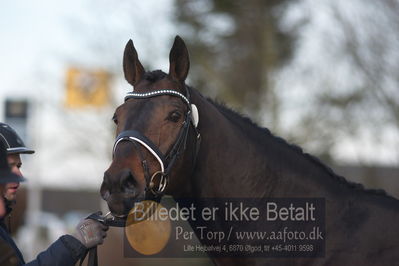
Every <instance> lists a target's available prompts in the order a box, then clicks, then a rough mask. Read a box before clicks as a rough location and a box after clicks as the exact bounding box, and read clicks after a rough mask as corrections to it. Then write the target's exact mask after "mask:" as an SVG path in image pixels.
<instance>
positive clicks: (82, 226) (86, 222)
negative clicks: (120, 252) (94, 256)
mask: <svg viewBox="0 0 399 266" xmlns="http://www.w3.org/2000/svg"><path fill="white" fill-rule="evenodd" d="M107 230H108V226H106V225H104V224H102V223H100V222H98V221H95V220H92V219H83V220H82V221H80V222H79V224H78V225H77V226H76V229H75V232H74V233H73V234H72V236H74V237H75V238H76V239H78V240H79V241H80V242H82V244H83V245H84V246H86V248H92V247H95V246H97V245H101V244H102V243H103V242H104V238H105V237H106V236H107Z"/></svg>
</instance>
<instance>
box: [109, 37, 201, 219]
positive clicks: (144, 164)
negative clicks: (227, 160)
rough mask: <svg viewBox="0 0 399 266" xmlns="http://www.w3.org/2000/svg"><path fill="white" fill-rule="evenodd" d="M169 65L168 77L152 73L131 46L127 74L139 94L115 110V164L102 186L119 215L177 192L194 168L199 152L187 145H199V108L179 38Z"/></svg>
mask: <svg viewBox="0 0 399 266" xmlns="http://www.w3.org/2000/svg"><path fill="white" fill-rule="evenodd" d="M169 61H170V62H169V63H170V66H169V73H168V74H166V73H164V72H162V71H160V70H156V71H151V72H146V71H145V70H144V67H143V66H142V64H141V63H140V61H139V58H138V55H137V51H136V49H135V47H134V45H133V42H132V41H131V40H129V42H128V43H127V45H126V47H125V51H124V56H123V70H124V75H125V78H126V80H127V81H128V82H129V83H130V84H131V85H132V86H133V87H134V90H133V91H132V92H129V93H128V94H127V95H126V97H125V102H124V103H123V104H121V105H120V106H119V107H117V108H116V110H115V113H114V116H113V120H114V122H115V124H116V135H117V137H116V141H115V144H114V148H113V160H112V163H111V165H110V166H109V168H108V169H107V170H106V171H105V173H104V180H103V183H102V185H101V196H102V198H103V199H104V200H106V201H107V203H108V206H109V209H110V211H111V212H112V213H113V214H114V215H116V216H126V215H127V214H128V212H129V210H130V209H131V208H132V207H133V206H134V203H135V202H137V201H142V200H155V201H159V200H160V198H161V197H162V195H163V194H164V193H167V194H174V193H175V192H176V191H177V190H178V187H182V186H184V184H185V183H186V182H187V180H185V179H186V178H184V177H187V175H189V174H190V172H189V171H190V169H191V170H192V167H193V156H194V157H195V153H196V151H193V149H188V148H187V149H186V147H190V148H191V147H195V146H197V145H196V143H194V142H197V138H198V137H199V134H198V132H197V129H196V126H197V124H198V110H197V108H196V106H195V105H193V104H192V103H191V102H190V92H189V88H188V87H187V86H186V85H185V80H186V77H187V75H188V71H189V65H190V63H189V57H188V51H187V48H186V46H185V44H184V42H183V40H182V39H181V38H180V37H178V36H177V37H176V38H175V41H174V44H173V47H172V49H171V51H170V55H169ZM191 144H194V145H191ZM194 149H195V148H194Z"/></svg>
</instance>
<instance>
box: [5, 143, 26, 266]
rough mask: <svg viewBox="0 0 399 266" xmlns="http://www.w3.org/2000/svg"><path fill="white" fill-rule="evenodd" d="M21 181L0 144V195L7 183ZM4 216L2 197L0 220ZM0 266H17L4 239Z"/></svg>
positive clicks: (13, 252)
mask: <svg viewBox="0 0 399 266" xmlns="http://www.w3.org/2000/svg"><path fill="white" fill-rule="evenodd" d="M22 181H23V179H22V178H21V177H20V176H18V175H16V174H14V173H12V172H11V170H10V168H9V166H8V162H7V151H6V147H5V146H4V144H3V143H2V142H0V195H3V193H4V189H5V186H6V184H7V183H13V182H22ZM5 215H6V206H5V202H4V199H3V197H0V219H1V218H3V217H4V216H5ZM0 251H1V252H0V265H2V266H15V265H19V259H18V257H17V256H16V254H15V251H14V249H13V247H12V246H11V245H10V244H9V243H8V242H7V241H5V240H4V239H2V238H0Z"/></svg>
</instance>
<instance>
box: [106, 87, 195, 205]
mask: <svg viewBox="0 0 399 266" xmlns="http://www.w3.org/2000/svg"><path fill="white" fill-rule="evenodd" d="M186 94H187V97H186V96H184V95H183V94H181V93H180V92H177V91H174V90H157V91H152V92H148V93H136V92H134V91H133V92H128V93H127V95H126V96H125V102H126V101H127V100H129V99H146V98H151V97H157V96H162V95H170V96H175V97H179V98H180V99H182V101H183V102H184V103H185V104H187V107H188V108H187V113H186V117H185V119H184V122H183V125H182V127H181V128H180V131H179V134H178V135H177V138H176V141H175V143H174V144H173V146H172V147H171V149H170V150H169V152H168V153H167V154H163V153H162V152H161V151H160V150H159V148H158V147H157V145H155V144H154V143H153V142H152V141H151V140H150V139H148V138H147V137H146V136H144V135H143V134H141V133H140V132H139V131H136V130H126V131H122V132H121V133H120V134H119V135H118V136H117V137H116V140H115V144H114V148H113V154H115V150H116V147H117V145H118V144H119V143H120V142H122V141H130V142H132V143H133V144H134V146H135V147H136V148H137V150H138V151H139V156H140V159H141V164H142V167H143V169H144V175H145V179H146V189H145V199H146V200H154V201H157V202H159V201H160V200H161V198H162V196H163V194H164V191H165V189H166V187H167V185H168V182H169V174H170V172H171V170H172V167H173V165H174V163H175V162H176V161H177V159H178V158H179V156H180V154H182V153H183V152H184V150H185V149H186V142H187V136H188V132H189V129H190V125H192V127H193V129H194V131H195V134H196V145H195V149H196V150H195V153H194V163H195V160H196V156H197V153H198V150H199V145H200V139H201V137H200V133H199V131H198V129H197V125H198V121H199V116H198V110H197V107H196V106H195V105H194V104H191V103H190V100H189V99H190V94H189V91H188V88H187V87H186ZM138 144H139V145H141V146H143V147H144V148H145V149H146V150H148V151H149V152H150V153H151V154H152V155H153V156H154V157H155V159H156V160H157V161H158V163H159V165H160V167H161V170H160V171H157V172H155V173H153V174H152V176H150V173H149V168H148V164H147V161H146V160H145V158H144V155H143V154H142V152H141V149H138ZM157 179H159V185H158V186H156V185H155V184H156V180H157Z"/></svg>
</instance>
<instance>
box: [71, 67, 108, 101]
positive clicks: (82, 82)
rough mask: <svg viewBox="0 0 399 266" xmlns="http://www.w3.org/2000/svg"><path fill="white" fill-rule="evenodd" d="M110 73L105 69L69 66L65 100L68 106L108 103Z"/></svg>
mask: <svg viewBox="0 0 399 266" xmlns="http://www.w3.org/2000/svg"><path fill="white" fill-rule="evenodd" d="M109 80H110V75H109V73H108V72H106V71H102V70H99V71H87V70H82V69H77V68H70V69H68V71H67V73H66V101H65V105H66V106H67V107H69V108H80V107H86V106H96V107H101V106H104V105H106V104H108V103H109Z"/></svg>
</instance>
